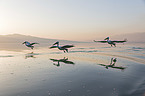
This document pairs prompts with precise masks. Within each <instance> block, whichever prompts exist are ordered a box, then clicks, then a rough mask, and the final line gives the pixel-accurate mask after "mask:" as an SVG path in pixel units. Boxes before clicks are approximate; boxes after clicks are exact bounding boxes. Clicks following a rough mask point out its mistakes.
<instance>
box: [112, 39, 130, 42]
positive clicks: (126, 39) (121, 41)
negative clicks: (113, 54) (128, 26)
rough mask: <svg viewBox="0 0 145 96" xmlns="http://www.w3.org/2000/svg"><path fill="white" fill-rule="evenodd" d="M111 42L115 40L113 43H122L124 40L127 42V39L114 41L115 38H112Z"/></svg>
mask: <svg viewBox="0 0 145 96" xmlns="http://www.w3.org/2000/svg"><path fill="white" fill-rule="evenodd" d="M112 42H115V43H124V42H127V39H124V40H122V41H116V40H114V41H112Z"/></svg>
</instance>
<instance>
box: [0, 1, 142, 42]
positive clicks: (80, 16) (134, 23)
mask: <svg viewBox="0 0 145 96" xmlns="http://www.w3.org/2000/svg"><path fill="white" fill-rule="evenodd" d="M144 25H145V0H0V35H6V34H15V33H18V34H23V35H32V36H37V37H44V38H50V39H63V40H74V41H87V40H93V39H96V38H100V37H101V38H104V37H106V36H112V35H118V34H126V33H136V32H145V27H144Z"/></svg>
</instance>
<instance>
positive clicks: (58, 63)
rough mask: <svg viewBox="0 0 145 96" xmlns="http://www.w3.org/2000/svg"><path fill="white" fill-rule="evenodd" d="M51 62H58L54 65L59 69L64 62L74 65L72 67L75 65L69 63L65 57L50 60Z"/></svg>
mask: <svg viewBox="0 0 145 96" xmlns="http://www.w3.org/2000/svg"><path fill="white" fill-rule="evenodd" d="M50 60H51V61H53V62H57V63H53V65H55V66H58V67H59V66H60V62H63V63H65V64H72V65H74V64H75V63H74V62H72V61H69V60H68V58H65V57H64V58H63V59H50Z"/></svg>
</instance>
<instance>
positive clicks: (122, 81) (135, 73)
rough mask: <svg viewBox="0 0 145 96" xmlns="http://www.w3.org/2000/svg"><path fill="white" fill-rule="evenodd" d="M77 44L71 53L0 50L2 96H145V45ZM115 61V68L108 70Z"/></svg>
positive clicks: (0, 90) (44, 48) (0, 91)
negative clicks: (115, 60)
mask: <svg viewBox="0 0 145 96" xmlns="http://www.w3.org/2000/svg"><path fill="white" fill-rule="evenodd" d="M74 45H75V47H74V48H72V49H70V50H69V53H63V52H62V51H59V50H58V49H51V50H50V49H49V48H48V46H47V45H46V46H47V47H45V46H43V47H38V46H37V47H35V49H34V50H30V49H28V48H21V49H17V48H18V47H17V48H16V47H12V48H11V47H9V48H1V51H0V78H1V79H0V85H1V86H0V96H144V95H145V76H144V74H145V45H144V43H130V44H129V43H127V44H124V45H123V44H118V45H117V47H112V48H111V47H110V46H109V45H107V44H98V43H78V44H74ZM7 46H10V45H7ZM19 46H21V45H19ZM21 47H25V46H21ZM111 58H117V62H116V63H115V66H113V67H106V66H107V65H109V64H110V62H111Z"/></svg>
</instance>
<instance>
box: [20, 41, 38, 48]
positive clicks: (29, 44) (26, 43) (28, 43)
mask: <svg viewBox="0 0 145 96" xmlns="http://www.w3.org/2000/svg"><path fill="white" fill-rule="evenodd" d="M22 44H25V45H26V46H27V47H30V48H31V49H33V48H34V46H33V45H34V44H39V43H30V42H28V41H25V42H23V43H22Z"/></svg>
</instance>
